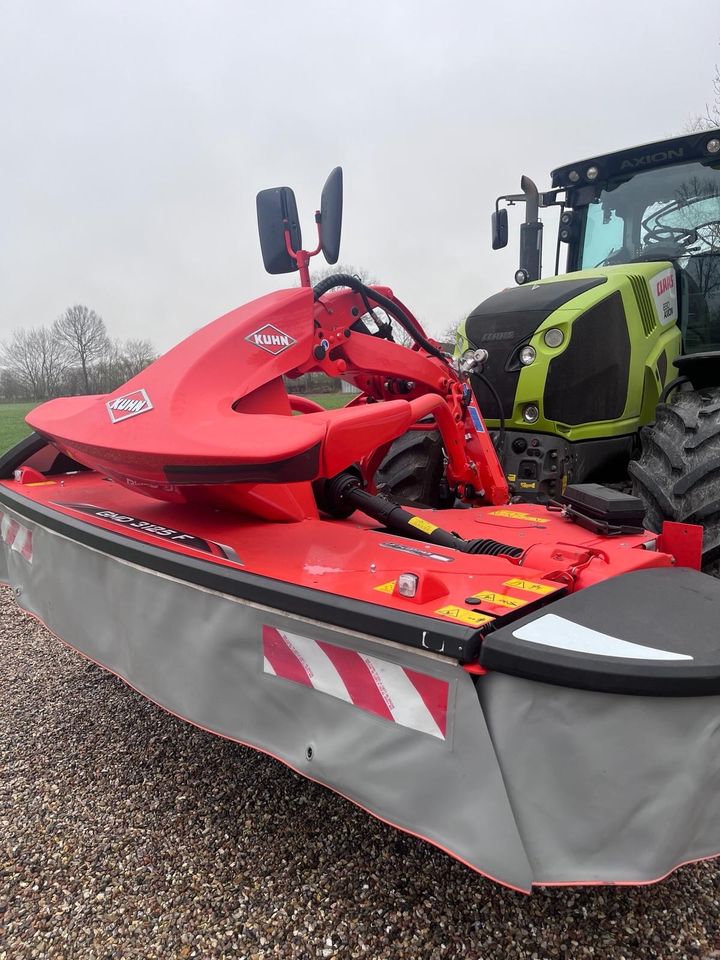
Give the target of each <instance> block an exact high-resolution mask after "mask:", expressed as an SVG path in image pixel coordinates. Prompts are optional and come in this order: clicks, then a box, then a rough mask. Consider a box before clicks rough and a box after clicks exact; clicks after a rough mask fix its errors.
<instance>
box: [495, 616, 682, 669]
mask: <svg viewBox="0 0 720 960" xmlns="http://www.w3.org/2000/svg"><path fill="white" fill-rule="evenodd" d="M513 636H514V637H517V638H518V640H525V641H526V642H527V643H539V644H540V645H541V646H544V647H555V649H557V650H573V651H575V652H576V653H590V654H593V655H594V656H596V657H619V658H621V659H623V660H692V659H693V657H691V656H689V655H688V654H687V653H674V652H673V651H672V650H658V649H657V648H656V647H645V646H643V645H642V644H640V643H631V642H630V641H629V640H620V639H619V638H618V637H611V636H610V635H609V634H607V633H600V631H599V630H591V629H590V628H589V627H583V626H581V624H579V623H573V622H572V620H566V619H565V618H564V617H558V616H557V615H556V614H554V613H546V614H545V616H544V617H538V619H537V620H532V621H531V622H530V623H526V624H524V625H523V626H522V627H518V628H517V630H513Z"/></svg>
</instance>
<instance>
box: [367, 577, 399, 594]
mask: <svg viewBox="0 0 720 960" xmlns="http://www.w3.org/2000/svg"><path fill="white" fill-rule="evenodd" d="M396 583H397V580H388V582H387V583H381V584H380V586H379V587H373V590H379V591H380V593H392V592H393V590H394V589H395V584H396Z"/></svg>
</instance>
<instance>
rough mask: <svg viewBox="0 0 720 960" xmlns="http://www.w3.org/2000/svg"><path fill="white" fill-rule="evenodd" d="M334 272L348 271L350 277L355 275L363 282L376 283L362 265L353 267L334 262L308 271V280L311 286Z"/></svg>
mask: <svg viewBox="0 0 720 960" xmlns="http://www.w3.org/2000/svg"><path fill="white" fill-rule="evenodd" d="M336 273H348V274H350V276H351V277H357V279H358V280H361V281H362V282H363V283H367V284H370V283H377V280H376V279H375V278H374V277H371V276H370V274H369V273H368V272H367V270H364V269H363V268H362V267H353V266H352V265H351V264H348V263H334V264H329V263H328V264H327V265H326V266H324V267H320V268H319V269H318V270H313V271H311V273H310V282H311V283H312V285H313V286H315V284H316V283H319V282H320V281H321V280H325V278H326V277H332V276H334V275H335V274H336Z"/></svg>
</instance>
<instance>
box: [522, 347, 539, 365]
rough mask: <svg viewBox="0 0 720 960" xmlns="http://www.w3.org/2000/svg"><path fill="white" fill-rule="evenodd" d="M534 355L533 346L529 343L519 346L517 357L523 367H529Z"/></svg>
mask: <svg viewBox="0 0 720 960" xmlns="http://www.w3.org/2000/svg"><path fill="white" fill-rule="evenodd" d="M536 356H537V354H536V353H535V347H531V346H530V344H529V343H526V344H525V346H524V347H520V352H519V353H518V357H519V358H520V363H521V364H522V365H523V366H524V367H529V366H530V364H531V363H533V362H534V360H535V357H536Z"/></svg>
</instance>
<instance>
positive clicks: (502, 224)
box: [491, 207, 508, 250]
mask: <svg viewBox="0 0 720 960" xmlns="http://www.w3.org/2000/svg"><path fill="white" fill-rule="evenodd" d="M491 222H492V248H493V250H502V248H503V247H506V246H507V242H508V215H507V209H506V208H505V207H502V208H501V209H499V210H496V211H495V212H494V213H493V215H492V217H491Z"/></svg>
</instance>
